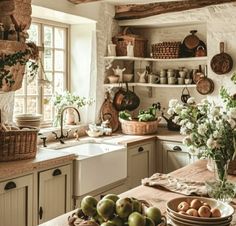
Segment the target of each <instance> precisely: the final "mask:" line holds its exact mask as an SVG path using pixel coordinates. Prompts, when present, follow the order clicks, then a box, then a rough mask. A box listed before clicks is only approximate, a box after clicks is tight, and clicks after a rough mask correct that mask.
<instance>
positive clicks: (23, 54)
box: [0, 45, 39, 89]
mask: <svg viewBox="0 0 236 226" xmlns="http://www.w3.org/2000/svg"><path fill="white" fill-rule="evenodd" d="M33 48H35V46H34V47H33ZM33 48H32V47H31V46H30V45H29V46H28V45H27V48H26V49H25V50H24V51H19V52H16V53H13V54H8V55H5V54H2V55H0V89H1V88H2V87H3V85H4V84H6V85H7V86H8V87H11V86H12V85H13V84H14V83H15V80H14V73H16V72H15V70H14V69H13V67H14V66H17V65H21V66H23V65H26V64H27V63H28V68H29V71H28V73H29V75H30V76H34V75H35V74H36V73H37V72H38V67H39V66H38V62H37V60H36V58H33V59H32V54H33V53H34V49H33ZM24 73H25V72H24Z"/></svg>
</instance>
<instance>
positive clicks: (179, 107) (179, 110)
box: [175, 103, 183, 114]
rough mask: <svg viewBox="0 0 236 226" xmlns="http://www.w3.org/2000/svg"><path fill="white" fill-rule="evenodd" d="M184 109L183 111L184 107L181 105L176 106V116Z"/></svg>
mask: <svg viewBox="0 0 236 226" xmlns="http://www.w3.org/2000/svg"><path fill="white" fill-rule="evenodd" d="M182 109H183V105H181V104H179V103H178V104H177V105H176V106H175V113H176V114H179V113H180V112H181V111H182Z"/></svg>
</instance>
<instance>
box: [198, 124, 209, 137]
mask: <svg viewBox="0 0 236 226" xmlns="http://www.w3.org/2000/svg"><path fill="white" fill-rule="evenodd" d="M197 132H198V133H199V134H200V135H202V136H204V135H205V134H206V132H207V125H206V124H200V125H199V126H198V128H197Z"/></svg>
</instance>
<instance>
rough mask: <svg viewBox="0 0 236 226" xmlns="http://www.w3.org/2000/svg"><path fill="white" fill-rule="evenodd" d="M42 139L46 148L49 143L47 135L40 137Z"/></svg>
mask: <svg viewBox="0 0 236 226" xmlns="http://www.w3.org/2000/svg"><path fill="white" fill-rule="evenodd" d="M40 139H41V140H42V141H43V147H44V148H46V147H47V145H46V141H47V137H46V136H42V137H40Z"/></svg>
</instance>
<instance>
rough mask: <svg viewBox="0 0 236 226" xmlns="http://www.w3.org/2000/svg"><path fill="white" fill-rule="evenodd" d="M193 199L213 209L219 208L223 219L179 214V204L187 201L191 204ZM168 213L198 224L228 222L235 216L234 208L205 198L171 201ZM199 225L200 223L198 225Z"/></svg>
mask: <svg viewBox="0 0 236 226" xmlns="http://www.w3.org/2000/svg"><path fill="white" fill-rule="evenodd" d="M193 199H199V200H200V201H202V202H205V203H208V204H209V205H210V206H211V208H218V209H219V210H220V212H221V217H211V218H208V217H194V216H189V215H183V214H180V213H178V210H177V207H178V205H179V203H181V202H183V201H185V202H188V203H190V202H191V201H192V200H193ZM167 211H169V212H170V213H171V214H172V215H174V216H176V217H178V218H181V219H183V220H185V219H186V220H191V221H194V222H196V223H198V222H215V223H216V222H217V223H219V222H221V221H227V220H228V219H230V218H231V217H232V215H233V214H234V208H233V207H232V206H230V205H229V204H227V203H224V202H221V201H217V200H215V199H209V198H203V197H194V196H191V197H180V198H175V199H171V200H170V201H169V202H167ZM198 224H199V223H198Z"/></svg>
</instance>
